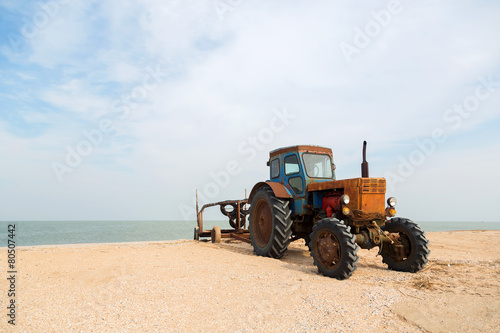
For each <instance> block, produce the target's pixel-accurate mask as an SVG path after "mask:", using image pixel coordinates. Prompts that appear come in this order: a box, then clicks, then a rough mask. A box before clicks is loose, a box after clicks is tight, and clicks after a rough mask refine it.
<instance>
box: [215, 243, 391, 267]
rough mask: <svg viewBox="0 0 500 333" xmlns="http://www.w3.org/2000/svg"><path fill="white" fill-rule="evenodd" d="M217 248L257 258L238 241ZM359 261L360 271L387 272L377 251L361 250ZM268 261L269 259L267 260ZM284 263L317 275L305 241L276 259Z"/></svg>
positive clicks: (248, 246) (250, 247)
mask: <svg viewBox="0 0 500 333" xmlns="http://www.w3.org/2000/svg"><path fill="white" fill-rule="evenodd" d="M217 247H218V248H220V249H222V250H227V251H230V252H233V253H237V254H241V255H245V256H251V257H257V255H256V254H255V252H254V251H253V248H252V246H251V245H250V244H248V243H245V242H242V241H239V240H236V239H227V240H224V241H223V242H222V243H219V244H217ZM358 256H359V261H358V265H357V266H358V271H359V270H376V271H386V270H387V267H385V265H384V264H382V258H381V257H380V256H377V252H376V251H373V250H371V251H368V250H362V249H360V250H359V251H358ZM266 259H268V258H266ZM276 260H279V261H280V262H282V264H283V265H282V267H283V268H287V269H290V270H293V271H295V272H300V273H305V274H308V275H317V274H318V269H317V268H316V266H315V265H314V261H313V258H312V257H311V253H310V252H309V249H308V247H307V246H306V245H305V244H304V242H303V241H301V240H298V241H296V242H292V243H291V244H290V246H289V247H288V250H287V251H286V253H285V255H284V256H283V257H281V258H280V259H276Z"/></svg>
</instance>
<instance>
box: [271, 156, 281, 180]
mask: <svg viewBox="0 0 500 333" xmlns="http://www.w3.org/2000/svg"><path fill="white" fill-rule="evenodd" d="M279 175H280V160H279V159H277V158H275V159H274V160H272V161H271V178H276V177H279Z"/></svg>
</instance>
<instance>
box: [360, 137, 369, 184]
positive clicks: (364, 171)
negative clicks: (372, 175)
mask: <svg viewBox="0 0 500 333" xmlns="http://www.w3.org/2000/svg"><path fill="white" fill-rule="evenodd" d="M361 177H362V178H368V177H369V176H368V162H367V161H366V141H363V163H361Z"/></svg>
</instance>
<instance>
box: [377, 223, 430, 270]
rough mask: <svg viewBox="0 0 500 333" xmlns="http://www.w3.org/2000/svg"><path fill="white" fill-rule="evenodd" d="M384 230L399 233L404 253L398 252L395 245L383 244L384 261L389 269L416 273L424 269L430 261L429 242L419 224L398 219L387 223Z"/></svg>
mask: <svg viewBox="0 0 500 333" xmlns="http://www.w3.org/2000/svg"><path fill="white" fill-rule="evenodd" d="M382 230H384V231H388V232H390V233H398V234H399V237H398V238H399V241H400V243H401V245H402V246H403V248H402V251H398V249H397V247H396V246H395V245H392V244H389V243H383V244H382V253H381V254H382V261H383V262H384V263H386V264H387V266H388V267H389V269H392V270H394V271H400V272H411V273H415V272H418V271H419V270H421V269H422V268H424V265H425V264H427V262H428V261H429V259H428V257H429V253H430V250H429V241H428V240H427V238H426V237H425V232H424V231H423V230H422V229H420V227H419V226H418V224H416V223H415V222H413V221H412V220H409V219H404V218H399V217H396V218H393V219H391V220H390V221H388V222H386V224H385V225H384V226H383V227H382Z"/></svg>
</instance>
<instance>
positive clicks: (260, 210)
mask: <svg viewBox="0 0 500 333" xmlns="http://www.w3.org/2000/svg"><path fill="white" fill-rule="evenodd" d="M256 213H257V214H256V221H255V222H256V223H255V226H256V228H255V230H254V231H255V236H256V237H255V240H256V242H257V244H258V245H259V246H260V247H265V246H266V245H267V243H269V240H270V239H271V231H272V218H273V217H272V214H271V209H270V208H269V205H268V204H267V202H266V201H265V200H261V201H259V202H258V203H257V207H256Z"/></svg>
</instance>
